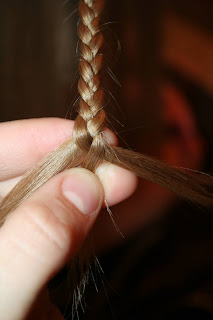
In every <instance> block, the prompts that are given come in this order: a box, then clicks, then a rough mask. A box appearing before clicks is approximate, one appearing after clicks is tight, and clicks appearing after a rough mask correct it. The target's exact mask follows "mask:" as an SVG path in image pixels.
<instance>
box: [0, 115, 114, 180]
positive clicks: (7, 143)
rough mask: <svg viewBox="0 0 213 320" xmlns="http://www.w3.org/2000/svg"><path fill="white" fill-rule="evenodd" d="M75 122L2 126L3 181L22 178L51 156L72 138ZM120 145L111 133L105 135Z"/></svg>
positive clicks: (24, 122)
mask: <svg viewBox="0 0 213 320" xmlns="http://www.w3.org/2000/svg"><path fill="white" fill-rule="evenodd" d="M73 126H74V121H71V120H65V119H59V118H42V119H30V120H18V121H11V122H5V123H1V124H0V180H1V181H3V180H7V179H11V178H14V177H18V176H21V175H22V174H24V173H25V172H26V171H27V170H29V169H30V168H31V167H32V166H33V165H35V164H36V163H37V162H38V161H39V160H40V159H41V158H42V157H44V156H45V155H46V154H47V153H48V152H50V151H52V150H53V149H55V148H56V147H57V146H59V145H60V144H61V143H62V142H63V141H65V140H66V139H68V138H69V137H71V136H72V130H73ZM104 135H105V138H106V140H107V141H108V142H109V143H110V144H113V145H115V144H117V138H116V136H115V134H114V133H112V131H111V130H109V129H106V130H105V131H104Z"/></svg>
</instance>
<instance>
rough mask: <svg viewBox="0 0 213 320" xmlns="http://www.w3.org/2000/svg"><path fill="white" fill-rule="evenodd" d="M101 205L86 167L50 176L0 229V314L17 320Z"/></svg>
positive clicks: (69, 253) (80, 239)
mask: <svg viewBox="0 0 213 320" xmlns="http://www.w3.org/2000/svg"><path fill="white" fill-rule="evenodd" d="M102 203H103V189H102V185H101V183H100V182H99V180H98V178H97V177H96V176H95V175H94V174H93V173H91V172H90V171H88V170H86V169H80V168H75V169H70V170H67V171H65V172H63V173H60V174H59V175H57V176H55V177H54V178H52V179H51V180H49V181H48V182H47V183H46V184H44V185H43V186H42V187H41V188H40V189H39V190H37V191H36V192H35V193H34V194H33V195H32V196H31V197H29V198H28V199H27V200H26V201H25V202H24V203H23V204H22V205H21V206H20V207H19V208H17V209H16V210H15V211H14V212H13V213H11V214H10V215H9V216H8V218H7V219H6V221H5V223H4V225H3V226H2V228H1V229H0V261H1V264H0V314H4V316H5V318H4V319H22V318H23V317H24V316H25V314H26V313H27V311H28V309H29V308H30V306H31V305H32V303H33V301H34V300H35V298H36V296H37V295H38V293H39V292H40V290H41V288H42V287H43V286H44V285H45V283H46V282H47V281H48V280H49V279H50V278H51V277H52V276H53V275H54V274H55V273H56V272H57V271H58V270H59V269H60V268H61V267H62V266H63V265H64V264H65V263H66V262H67V260H68V259H69V258H70V257H72V256H73V255H74V254H75V253H76V252H77V250H78V249H79V247H80V246H81V245H82V243H83V241H84V239H85V237H86V236H87V234H88V232H89V230H90V228H91V227H92V225H93V223H94V221H95V218H96V216H97V214H98V212H99V211H100V209H101V206H102Z"/></svg>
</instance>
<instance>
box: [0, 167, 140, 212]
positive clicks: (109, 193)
mask: <svg viewBox="0 0 213 320" xmlns="http://www.w3.org/2000/svg"><path fill="white" fill-rule="evenodd" d="M96 174H97V175H98V177H99V179H100V180H101V183H102V185H103V188H104V195H105V200H106V201H105V203H104V204H103V205H104V206H106V205H108V206H109V207H111V206H113V205H115V204H117V203H119V202H121V201H123V200H125V199H127V198H128V197H130V196H131V195H132V194H133V192H134V191H135V189H136V187H137V182H138V179H137V177H136V176H135V175H134V174H133V173H132V172H130V171H128V170H125V169H123V168H120V167H118V166H116V165H114V164H111V163H108V162H104V163H103V164H101V165H100V166H99V167H98V168H97V170H96ZM20 179H21V177H17V178H13V179H9V180H7V181H2V182H1V181H0V200H1V199H3V198H4V197H5V196H6V195H7V194H8V192H9V191H10V190H11V189H12V188H13V187H14V186H15V184H16V183H17V182H18V181H19V180H20Z"/></svg>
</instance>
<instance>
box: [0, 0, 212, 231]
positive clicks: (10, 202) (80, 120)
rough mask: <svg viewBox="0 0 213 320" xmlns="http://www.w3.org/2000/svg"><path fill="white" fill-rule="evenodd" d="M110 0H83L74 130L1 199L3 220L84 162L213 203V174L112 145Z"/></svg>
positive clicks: (0, 217) (0, 220)
mask: <svg viewBox="0 0 213 320" xmlns="http://www.w3.org/2000/svg"><path fill="white" fill-rule="evenodd" d="M103 9H104V0H80V2H79V16H80V22H79V25H78V35H79V41H80V54H81V56H80V59H79V73H80V78H79V82H78V90H79V94H80V101H79V110H78V113H79V114H78V116H77V118H76V121H75V125H74V130H73V135H72V137H70V138H69V139H68V140H66V141H65V142H64V143H63V144H61V145H60V146H59V147H58V148H57V149H55V150H54V151H52V152H51V153H50V154H48V155H47V156H46V157H45V158H43V159H42V160H41V161H40V162H39V163H38V164H37V165H36V166H35V167H33V168H32V169H31V170H30V171H29V172H27V173H26V174H25V175H24V176H23V178H22V179H21V180H20V181H19V182H18V183H17V185H16V186H15V187H14V188H13V189H12V190H11V191H10V192H9V194H8V195H7V196H6V197H5V198H4V199H3V200H2V202H1V203H0V225H2V224H3V222H4V220H5V218H6V216H7V214H9V213H10V212H12V211H13V210H14V209H15V208H17V207H18V206H19V205H20V204H21V203H22V202H23V201H24V200H25V199H26V198H28V197H29V196H30V195H31V194H32V193H33V192H34V191H35V190H37V189H38V188H39V187H40V186H41V185H43V184H44V183H45V182H46V181H48V180H49V179H50V178H52V177H53V176H54V175H56V174H58V173H59V172H61V171H64V170H66V169H68V168H73V167H77V166H81V167H84V168H86V169H88V170H91V171H93V172H94V173H95V171H96V168H97V167H98V165H99V164H100V163H101V162H103V161H108V162H110V163H113V164H115V165H118V166H120V167H122V168H125V169H127V170H130V171H132V172H134V173H135V174H136V175H137V176H138V177H140V178H142V179H146V180H148V181H151V182H153V183H157V184H159V185H161V186H163V187H165V188H167V189H169V190H171V191H173V192H175V193H176V194H177V195H179V196H180V197H182V198H184V199H186V200H188V201H190V202H194V203H197V204H199V205H202V206H212V204H213V194H212V186H213V179H212V177H210V176H208V175H206V174H203V173H199V172H192V171H190V170H186V169H181V168H176V167H170V166H168V165H167V164H165V163H163V162H161V161H159V160H158V159H155V158H153V157H150V156H147V155H143V154H139V153H136V152H134V151H132V150H127V149H123V148H120V147H116V146H111V145H109V144H108V143H107V141H105V139H104V136H103V130H104V129H105V127H106V122H107V115H106V112H105V110H104V105H105V102H104V90H103V87H102V84H101V75H100V71H101V68H102V65H103V54H102V53H101V48H102V45H103V35H102V33H101V28H100V20H101V15H102V12H103Z"/></svg>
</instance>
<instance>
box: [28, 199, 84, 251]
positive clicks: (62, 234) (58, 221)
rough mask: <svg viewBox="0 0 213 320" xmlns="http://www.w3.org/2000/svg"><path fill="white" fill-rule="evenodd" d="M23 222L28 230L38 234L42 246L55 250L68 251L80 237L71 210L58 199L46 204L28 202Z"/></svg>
mask: <svg viewBox="0 0 213 320" xmlns="http://www.w3.org/2000/svg"><path fill="white" fill-rule="evenodd" d="M24 211H25V213H24V214H25V223H26V224H27V225H28V228H29V230H31V231H32V232H33V233H34V234H37V235H38V238H37V241H38V240H39V241H40V243H42V245H43V246H45V245H46V246H48V247H51V248H52V249H53V250H57V251H61V250H63V251H70V250H72V247H75V246H76V242H77V241H79V239H80V233H81V232H80V228H76V221H75V219H74V218H70V216H71V217H72V212H71V210H70V209H68V208H67V207H66V206H65V205H64V204H63V203H62V202H61V201H60V200H59V199H54V200H53V201H52V203H51V205H50V206H49V205H48V204H44V203H43V204H37V203H36V204H30V205H29V206H28V207H25V210H24Z"/></svg>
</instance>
